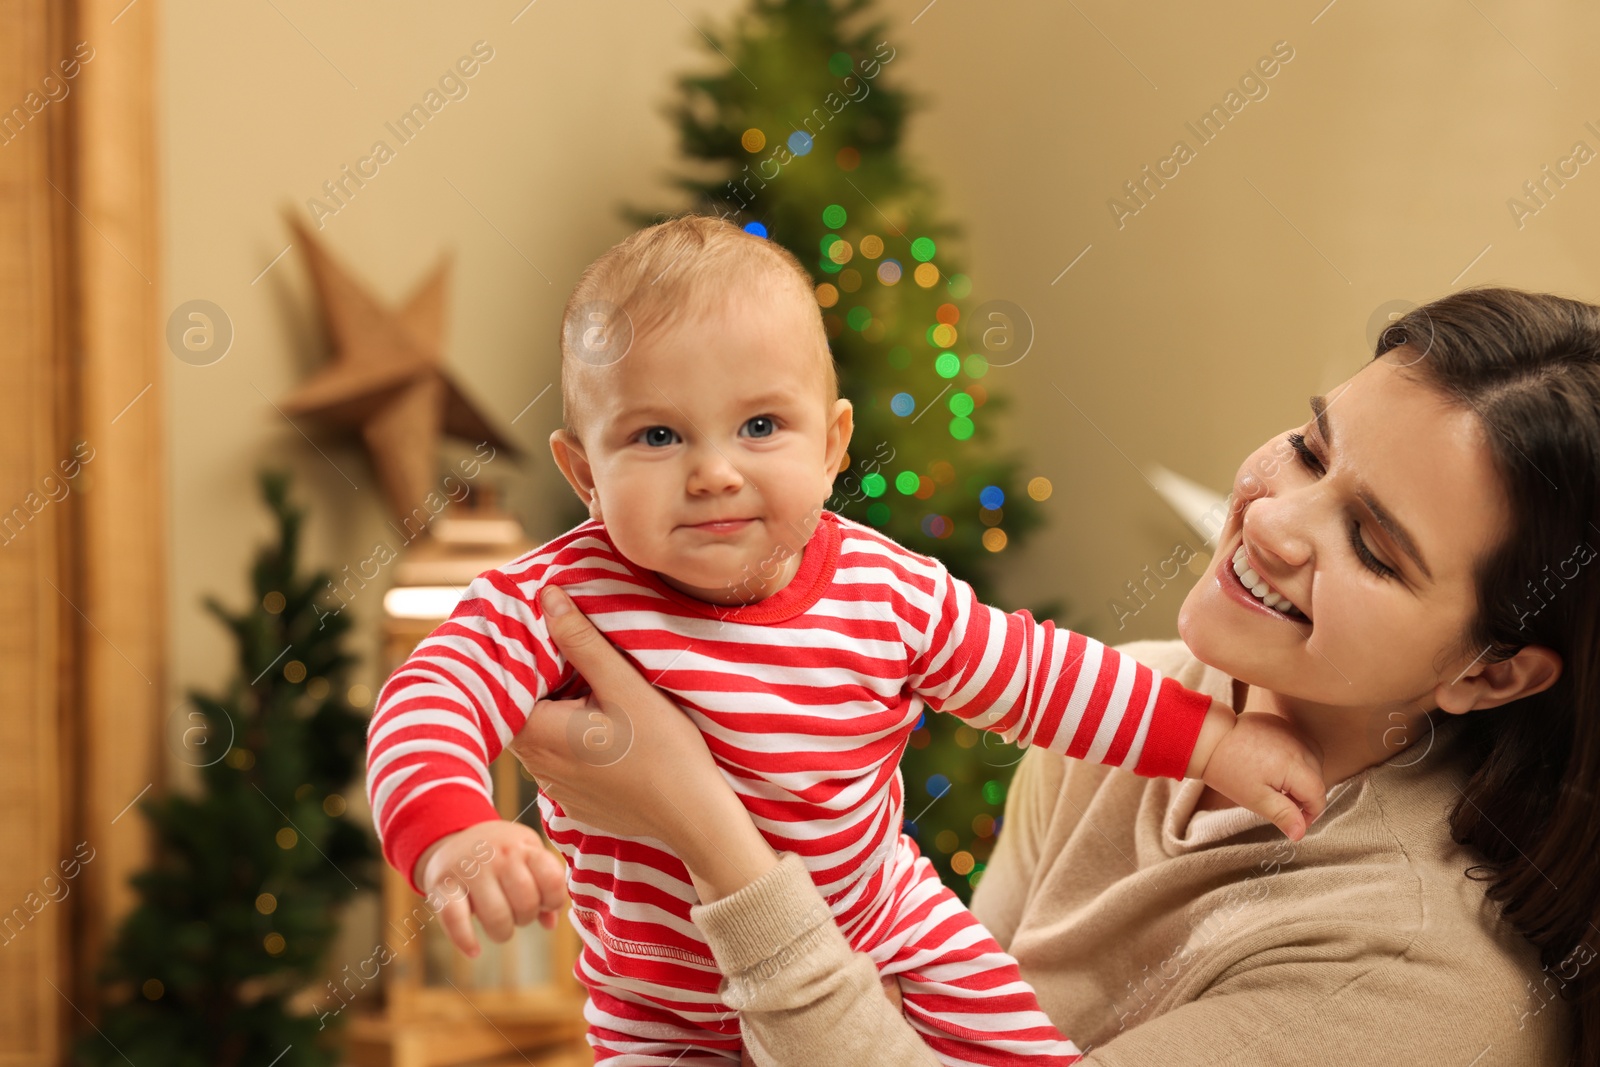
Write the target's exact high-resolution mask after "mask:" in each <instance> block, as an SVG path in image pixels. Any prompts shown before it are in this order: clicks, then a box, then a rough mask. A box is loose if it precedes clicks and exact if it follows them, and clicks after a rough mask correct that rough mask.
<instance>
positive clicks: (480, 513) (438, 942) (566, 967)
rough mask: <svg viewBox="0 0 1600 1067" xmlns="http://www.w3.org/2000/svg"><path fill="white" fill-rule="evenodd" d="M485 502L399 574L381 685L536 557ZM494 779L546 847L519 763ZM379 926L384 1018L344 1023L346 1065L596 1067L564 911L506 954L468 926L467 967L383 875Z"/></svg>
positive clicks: (415, 554) (502, 805)
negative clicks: (507, 571) (383, 946)
mask: <svg viewBox="0 0 1600 1067" xmlns="http://www.w3.org/2000/svg"><path fill="white" fill-rule="evenodd" d="M486 497H487V490H486V489H484V488H483V487H478V488H475V489H474V490H473V492H472V493H471V495H470V496H469V497H468V500H469V501H475V502H476V503H477V506H476V507H474V508H472V509H471V510H467V511H464V512H459V513H455V514H451V513H446V514H447V515H449V516H450V517H441V518H439V519H436V520H434V522H433V523H432V525H431V526H430V527H429V532H428V534H427V535H425V536H424V537H422V538H420V539H418V540H417V541H416V542H414V543H413V544H412V545H411V546H409V547H408V548H407V549H406V550H405V551H404V552H403V553H402V555H401V557H400V559H399V561H398V562H397V563H396V564H395V568H396V571H395V585H394V586H393V587H392V588H391V589H390V590H389V591H388V592H387V593H386V594H385V596H384V613H383V614H384V618H383V653H382V654H383V661H384V675H385V677H387V676H388V675H389V674H390V673H392V672H393V671H394V670H395V669H396V668H398V667H399V666H400V665H401V664H402V663H403V662H404V661H405V659H406V657H407V656H408V655H410V654H411V652H412V651H413V650H414V649H415V648H416V647H417V645H418V644H420V643H421V641H422V640H423V638H425V637H427V636H428V634H430V633H432V632H433V630H434V629H435V628H436V627H437V626H438V625H439V624H440V623H442V622H443V621H444V620H445V619H446V618H447V617H448V616H449V614H450V612H451V611H452V610H454V608H455V605H456V603H457V601H459V599H460V597H461V594H462V592H463V591H464V589H465V587H466V585H467V584H468V583H469V582H471V581H472V579H473V578H475V577H477V576H478V575H479V574H481V573H483V572H484V571H486V570H489V569H491V568H493V567H497V566H500V565H501V564H504V563H506V562H508V561H510V560H512V559H515V558H516V557H518V556H520V555H522V554H523V553H526V552H528V551H530V550H532V549H534V548H536V547H537V545H535V544H533V543H532V542H530V541H528V539H527V536H526V534H525V533H524V532H523V529H522V526H521V524H520V523H518V522H517V520H516V519H515V518H512V517H511V516H509V515H506V514H504V513H502V512H499V511H497V510H496V509H495V508H494V506H493V504H492V502H489V501H487V500H486V499H481V498H486ZM492 773H493V779H494V792H495V806H496V807H497V808H498V809H499V812H500V815H501V817H503V818H506V819H514V820H517V821H520V822H524V823H526V824H527V825H529V826H532V827H533V828H534V829H535V830H539V831H540V833H541V835H542V833H543V831H542V829H541V827H540V825H539V813H538V808H537V807H536V805H535V804H534V798H535V796H536V787H535V785H534V783H533V781H532V780H531V779H530V778H529V777H528V775H527V772H526V771H525V770H524V769H523V767H522V765H521V764H520V763H518V762H517V760H516V757H514V756H512V755H510V754H509V753H502V754H501V756H500V758H499V759H497V760H496V761H495V763H494V766H493V768H492ZM546 844H547V845H548V841H547V842H546ZM550 847H551V850H552V851H555V849H554V846H550ZM559 854H560V853H559V852H557V855H559ZM382 915H383V936H384V940H385V941H386V943H387V944H388V945H389V947H390V949H391V951H392V959H391V960H390V962H389V964H388V966H387V967H386V968H385V971H386V973H387V979H386V982H385V985H384V990H383V992H384V1001H385V1004H384V1009H383V1011H382V1012H381V1013H379V1014H376V1015H373V1014H369V1015H364V1016H356V1017H355V1018H353V1019H352V1020H351V1023H350V1026H349V1029H348V1031H347V1038H348V1044H347V1054H348V1056H349V1060H350V1062H351V1063H352V1064H355V1065H357V1067H379V1065H382V1067H444V1065H450V1064H466V1063H473V1064H477V1063H480V1062H488V1061H491V1060H493V1058H494V1057H496V1056H500V1057H503V1058H504V1062H506V1063H517V1064H536V1065H538V1067H557V1065H559V1067H567V1065H569V1064H570V1065H573V1067H576V1065H577V1064H580V1063H582V1064H587V1063H590V1062H592V1056H591V1055H590V1053H589V1047H588V1044H587V1043H586V1042H585V1041H584V1039H583V1033H584V1030H585V1023H584V1020H583V1004H584V998H585V994H584V990H583V987H582V986H581V985H580V984H579V983H578V981H577V979H576V978H574V977H573V975H572V967H573V962H574V961H575V960H576V959H577V953H578V950H579V942H578V937H577V934H576V932H575V931H573V929H572V927H571V925H570V923H569V921H568V918H567V914H566V909H565V908H563V909H562V911H561V913H560V914H559V916H558V921H557V922H556V925H555V929H554V930H546V929H544V927H542V926H539V925H537V924H532V925H529V926H524V927H519V928H518V929H517V930H516V932H515V933H514V934H513V935H512V938H511V940H510V941H508V942H506V943H505V944H503V945H501V944H496V943H495V942H493V941H491V940H489V939H488V937H487V936H486V935H485V934H484V932H483V928H482V926H481V925H479V924H478V921H477V919H476V918H474V919H473V924H474V926H475V927H476V930H477V935H478V941H479V943H480V945H481V946H482V948H483V951H482V953H481V954H480V955H479V956H478V958H477V959H468V958H467V957H466V956H463V955H462V954H461V952H460V950H458V949H457V948H456V947H455V945H454V944H453V943H452V942H451V941H450V939H449V937H448V936H447V935H446V933H445V931H444V929H443V926H442V925H441V924H440V922H439V921H438V916H437V915H435V914H434V913H433V912H432V911H431V910H430V909H429V908H428V906H427V905H426V903H425V902H424V901H423V899H422V898H421V897H419V896H417V895H416V893H415V892H413V891H412V889H411V887H410V885H409V884H408V883H407V881H406V879H405V877H404V876H403V875H401V874H400V872H398V871H396V870H394V869H393V868H392V867H389V866H388V865H387V864H385V866H384V875H383V887H382ZM495 1062H498V1061H495Z"/></svg>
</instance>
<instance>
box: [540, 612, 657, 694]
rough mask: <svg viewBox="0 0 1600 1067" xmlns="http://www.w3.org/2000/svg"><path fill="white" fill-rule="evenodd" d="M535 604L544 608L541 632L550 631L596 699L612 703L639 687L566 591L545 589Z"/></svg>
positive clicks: (629, 666)
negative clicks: (543, 629)
mask: <svg viewBox="0 0 1600 1067" xmlns="http://www.w3.org/2000/svg"><path fill="white" fill-rule="evenodd" d="M539 603H540V604H541V605H542V606H543V607H544V618H545V628H546V629H547V630H549V631H550V638H551V640H553V641H554V642H555V643H556V646H557V647H558V648H560V649H561V654H562V655H563V656H565V657H566V659H567V662H568V663H570V664H572V666H573V668H574V669H576V670H577V672H578V673H579V674H581V675H583V678H584V680H585V681H586V682H588V683H589V688H590V689H591V690H593V691H594V693H595V696H596V697H599V698H610V699H613V700H615V699H617V697H618V696H619V695H620V693H621V692H623V691H624V689H625V688H626V687H629V686H634V685H641V684H643V679H641V678H640V677H639V672H638V671H636V670H634V669H633V665H632V664H630V663H629V662H628V661H627V660H625V659H623V658H622V653H620V652H618V651H617V650H616V649H615V648H613V647H612V646H611V642H610V641H607V640H606V639H605V636H604V635H603V634H601V632H600V631H599V630H597V629H595V626H594V623H592V622H590V621H589V620H588V618H587V617H586V616H585V615H584V614H583V612H581V611H579V610H578V606H577V605H576V604H574V603H573V602H572V598H571V597H569V596H567V593H566V590H564V589H562V588H561V587H560V586H555V585H548V586H545V588H544V590H543V591H542V592H541V593H540V594H539Z"/></svg>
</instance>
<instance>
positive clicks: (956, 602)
mask: <svg viewBox="0 0 1600 1067" xmlns="http://www.w3.org/2000/svg"><path fill="white" fill-rule="evenodd" d="M932 578H933V587H932V593H931V596H930V598H929V600H928V604H929V607H930V610H929V621H928V627H927V630H926V631H925V632H924V633H923V634H922V639H921V644H920V646H919V647H917V648H914V649H911V650H910V651H911V653H912V656H911V663H910V684H911V688H912V690H913V691H914V692H916V693H918V694H919V695H921V696H922V698H923V699H924V700H925V701H926V702H927V704H928V706H929V707H931V708H933V709H934V710H935V711H946V712H950V713H952V714H954V715H957V716H959V717H960V718H962V719H965V720H966V721H967V722H969V723H971V724H972V725H973V726H976V727H978V728H980V729H984V730H990V731H993V732H995V733H999V734H1000V735H1001V736H1003V737H1004V738H1005V739H1006V740H1007V741H1014V742H1017V743H1019V744H1022V745H1024V746H1028V745H1035V744H1037V745H1043V746H1044V747H1046V748H1048V749H1049V750H1050V751H1052V752H1059V753H1061V754H1063V755H1066V756H1070V757H1072V758H1074V759H1086V760H1090V761H1093V762H1096V763H1104V764H1109V765H1111V766H1115V767H1121V768H1123V769H1125V770H1130V771H1133V772H1134V773H1136V774H1141V775H1145V776H1147V777H1166V778H1184V777H1201V778H1205V780H1206V782H1207V784H1209V785H1211V786H1212V787H1213V788H1214V789H1216V790H1217V791H1218V792H1220V793H1222V794H1223V795H1225V796H1227V797H1229V798H1230V799H1232V800H1234V801H1235V802H1237V803H1240V804H1242V805H1243V806H1245V807H1248V808H1250V809H1251V810H1252V811H1255V812H1257V813H1258V814H1261V815H1262V816H1264V817H1266V818H1268V819H1270V820H1272V821H1273V822H1274V823H1276V824H1277V825H1278V826H1279V827H1280V828H1281V829H1283V831H1284V832H1285V833H1286V834H1288V835H1289V836H1290V837H1294V838H1299V837H1300V836H1302V835H1303V833H1304V830H1305V825H1306V823H1305V820H1306V819H1307V818H1315V816H1316V815H1317V814H1319V813H1320V812H1321V810H1322V806H1323V803H1324V789H1323V784H1322V779H1321V773H1320V771H1321V763H1320V760H1319V759H1317V757H1315V756H1314V755H1313V754H1312V753H1311V752H1310V751H1309V749H1307V747H1306V746H1305V744H1304V743H1303V742H1301V741H1300V740H1299V739H1298V738H1297V737H1296V736H1295V735H1294V733H1293V731H1292V730H1289V729H1288V727H1287V724H1286V723H1284V722H1283V721H1282V720H1278V719H1275V718H1274V717H1272V716H1266V715H1246V716H1236V715H1235V714H1234V711H1233V709H1232V708H1229V707H1228V706H1227V705H1226V704H1223V703H1221V702H1220V701H1217V700H1214V699H1212V698H1211V697H1209V696H1206V695H1205V694H1203V693H1197V692H1195V691H1193V690H1190V689H1186V688H1184V687H1183V686H1181V685H1179V684H1178V683H1177V682H1176V681H1174V680H1173V679H1171V678H1165V677H1163V676H1162V675H1161V673H1160V672H1159V671H1155V670H1153V669H1151V668H1150V667H1147V666H1145V665H1144V664H1142V663H1140V662H1138V661H1137V660H1135V659H1133V658H1132V657H1131V656H1128V655H1126V654H1125V653H1122V652H1119V651H1117V650H1116V649H1114V648H1111V647H1110V646H1108V645H1104V644H1101V643H1100V642H1099V641H1096V640H1094V639H1093V638H1091V637H1087V636H1085V635H1083V634H1079V633H1074V632H1072V631H1070V630H1063V629H1060V628H1058V627H1057V626H1056V625H1055V624H1054V623H1053V622H1051V621H1050V620H1048V619H1047V620H1045V621H1044V622H1042V623H1040V622H1036V621H1035V620H1034V618H1033V616H1032V615H1031V614H1030V613H1029V612H1028V611H1027V610H1025V609H1024V610H1021V611H1016V612H1011V613H1009V614H1007V613H1006V612H1003V611H1001V610H1000V609H998V608H993V607H989V606H987V605H985V604H983V603H981V602H979V600H978V598H977V595H976V594H975V593H974V592H973V590H972V587H971V586H970V585H968V584H967V583H966V582H964V581H962V580H961V579H959V578H956V577H955V576H953V575H951V574H950V573H949V572H948V571H947V570H945V568H944V567H943V566H942V565H939V564H937V562H936V561H934V567H933V572H932ZM1268 719H1271V720H1272V721H1271V722H1266V721H1263V720H1268ZM1285 793H1287V794H1288V795H1287V796H1286V795H1285Z"/></svg>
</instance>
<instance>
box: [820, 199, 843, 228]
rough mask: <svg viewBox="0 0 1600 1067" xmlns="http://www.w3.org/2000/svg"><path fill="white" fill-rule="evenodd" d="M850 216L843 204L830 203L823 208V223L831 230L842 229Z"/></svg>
mask: <svg viewBox="0 0 1600 1067" xmlns="http://www.w3.org/2000/svg"><path fill="white" fill-rule="evenodd" d="M849 217H850V216H849V215H847V214H846V213H845V210H844V206H843V205H841V204H829V205H828V206H827V207H825V208H823V209H822V224H823V225H824V226H826V227H827V228H828V229H830V230H837V229H841V228H842V227H843V226H844V224H845V221H846V220H847V219H849Z"/></svg>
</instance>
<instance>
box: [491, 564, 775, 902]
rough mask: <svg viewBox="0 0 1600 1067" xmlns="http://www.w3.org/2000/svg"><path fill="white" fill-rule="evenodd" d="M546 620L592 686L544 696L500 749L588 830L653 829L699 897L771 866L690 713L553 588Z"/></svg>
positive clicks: (632, 832)
mask: <svg viewBox="0 0 1600 1067" xmlns="http://www.w3.org/2000/svg"><path fill="white" fill-rule="evenodd" d="M540 604H541V605H542V606H543V608H544V614H545V625H546V627H547V628H548V629H549V631H550V637H551V639H552V640H553V641H554V642H555V643H556V647H558V648H559V649H560V650H561V653H562V655H563V656H565V657H566V660H567V662H568V663H570V664H572V666H573V668H574V669H575V670H576V671H577V672H578V673H579V674H580V675H582V676H583V678H584V680H585V681H587V682H588V683H589V688H590V691H591V694H590V696H589V697H587V698H584V699H579V700H541V701H540V702H539V703H537V704H535V705H534V708H533V711H532V713H531V714H529V716H528V720H527V722H526V723H525V724H524V725H523V728H522V730H521V731H520V732H519V733H518V734H517V736H516V737H514V738H512V740H511V743H510V745H509V746H508V747H509V748H510V750H511V751H512V753H513V754H515V755H516V757H517V759H519V760H521V761H522V765H523V766H524V767H526V768H527V769H528V772H529V773H530V774H532V775H533V776H534V778H535V779H537V780H538V782H539V787H540V788H541V789H542V790H543V791H544V793H545V795H546V796H548V797H550V799H552V800H553V801H555V802H556V803H557V804H559V805H561V809H562V810H563V811H564V812H566V813H567V814H568V815H570V816H571V817H572V818H574V819H577V820H578V821H579V822H582V823H586V824H587V825H589V826H593V827H595V828H596V829H599V830H604V831H606V832H607V833H613V834H620V835H624V836H627V837H651V838H655V839H656V840H658V841H660V842H662V843H663V844H665V845H666V846H667V848H669V849H670V850H671V851H672V852H673V853H674V854H676V855H677V856H678V858H679V859H681V860H683V862H684V864H685V866H687V867H688V868H689V871H690V873H691V875H693V876H694V879H695V885H696V887H697V888H698V889H699V890H700V897H701V900H702V901H704V902H709V901H710V900H714V899H717V898H718V897H721V896H726V895H727V894H728V893H732V892H734V891H736V890H738V889H741V888H743V887H744V886H745V885H748V884H749V883H750V882H753V881H755V879H757V878H759V877H760V876H761V875H762V874H765V873H766V872H767V871H768V870H770V869H771V868H772V867H773V866H774V865H775V864H776V863H777V856H776V854H775V853H773V851H772V849H771V847H770V846H768V845H767V843H766V841H765V839H764V838H762V837H761V834H760V832H759V831H757V830H756V828H755V824H754V823H753V822H751V820H750V815H749V813H748V812H746V811H745V809H744V806H743V805H742V804H741V803H740V801H739V798H738V796H737V795H736V794H735V793H734V791H733V789H732V787H731V786H729V785H728V783H727V782H726V781H725V780H724V779H723V777H722V772H721V771H720V770H718V769H717V765H716V763H715V762H714V761H713V760H712V758H711V751H710V749H708V748H707V747H706V742H705V739H704V738H703V737H701V736H700V731H699V730H698V729H696V728H695V725H694V723H693V721H691V720H690V718H689V717H688V716H687V715H685V714H684V713H683V711H682V709H680V708H679V707H677V706H676V705H675V704H673V703H672V701H671V700H669V699H668V698H667V697H666V696H664V695H663V694H662V693H661V692H660V691H658V690H657V689H656V688H655V687H654V686H652V685H650V683H649V682H647V681H645V680H644V678H643V677H642V676H641V675H640V674H639V672H638V671H637V670H635V669H634V667H633V665H632V664H631V663H629V662H628V661H627V660H626V659H624V658H623V656H622V654H621V653H619V652H618V651H617V650H616V649H614V648H612V647H611V644H610V643H609V642H608V641H607V640H606V639H605V637H604V636H603V635H602V634H601V633H600V631H599V630H597V629H595V627H594V624H593V623H591V622H590V621H589V620H588V619H587V618H585V617H584V616H583V613H582V612H580V611H578V610H577V608H576V606H575V605H573V603H572V600H571V598H570V597H568V596H567V594H566V593H565V592H563V591H562V590H561V589H559V588H558V587H555V586H550V587H547V588H546V589H545V590H544V591H543V593H542V594H541V596H540Z"/></svg>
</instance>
